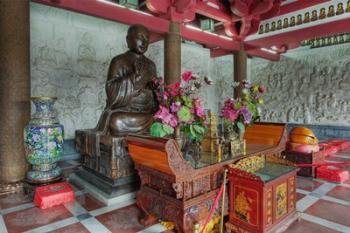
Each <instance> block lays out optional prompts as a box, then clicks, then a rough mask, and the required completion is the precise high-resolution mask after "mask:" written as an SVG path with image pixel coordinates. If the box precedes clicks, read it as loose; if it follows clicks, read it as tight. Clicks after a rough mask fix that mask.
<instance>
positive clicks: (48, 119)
mask: <svg viewBox="0 0 350 233" xmlns="http://www.w3.org/2000/svg"><path fill="white" fill-rule="evenodd" d="M56 100H57V98H56V97H46V96H38V97H32V98H31V101H32V102H33V104H34V106H35V113H34V114H33V115H32V117H31V120H30V122H29V124H28V125H27V126H26V127H25V128H24V144H25V145H24V147H25V153H26V158H27V161H28V163H30V164H31V165H32V169H31V170H30V171H28V172H27V180H28V182H29V183H39V184H40V183H49V182H53V181H55V180H58V179H60V178H61V176H62V170H61V168H60V167H59V166H58V165H57V162H58V161H59V160H60V158H61V156H62V153H63V133H64V131H63V126H62V125H61V124H59V122H58V119H57V117H56V112H55V110H54V109H53V105H54V103H55V101H56Z"/></svg>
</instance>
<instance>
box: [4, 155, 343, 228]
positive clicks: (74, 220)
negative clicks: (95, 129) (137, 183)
mask: <svg viewBox="0 0 350 233" xmlns="http://www.w3.org/2000/svg"><path fill="white" fill-rule="evenodd" d="M338 158H341V159H340V160H339V159H338ZM327 159H328V160H329V161H332V162H334V161H350V151H344V152H342V153H338V154H336V155H335V156H333V157H329V158H327ZM344 159H345V160H344ZM60 166H61V167H62V168H63V169H64V173H65V174H66V175H67V174H69V173H71V172H74V171H75V169H76V168H77V166H79V163H77V162H76V161H65V162H62V163H61V164H60ZM346 168H347V169H349V167H346ZM73 188H74V191H75V194H76V199H75V202H74V203H68V204H65V205H60V206H56V207H53V208H49V209H46V210H41V209H39V208H37V207H35V206H34V204H33V202H32V201H31V199H30V198H28V197H26V196H25V195H24V194H13V195H10V196H7V197H0V233H7V232H8V233H17V232H31V233H40V232H56V233H85V232H93V233H94V232H96V233H105V232H116V233H132V232H147V233H158V232H165V230H166V229H165V228H164V227H163V226H161V225H160V224H156V225H153V226H150V227H148V228H146V229H145V228H144V227H143V226H142V225H140V223H139V222H138V217H139V215H140V211H139V209H138V208H137V207H136V205H135V201H134V200H133V201H129V202H128V203H125V202H124V203H115V204H113V205H112V206H108V207H107V206H105V205H104V204H103V203H101V202H99V201H98V200H96V199H94V198H93V197H92V196H91V195H89V194H88V193H86V191H85V190H83V189H82V188H80V187H76V186H73ZM297 209H298V211H300V221H297V222H294V223H293V224H292V225H291V226H290V227H289V228H288V229H287V230H286V231H285V232H286V233H335V232H348V233H350V181H347V182H345V183H343V184H336V183H330V182H326V181H323V180H316V179H309V178H303V177H298V179H297Z"/></svg>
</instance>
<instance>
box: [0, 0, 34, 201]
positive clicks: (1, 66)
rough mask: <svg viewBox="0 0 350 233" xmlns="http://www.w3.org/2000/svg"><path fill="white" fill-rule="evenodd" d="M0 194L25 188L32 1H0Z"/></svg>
mask: <svg viewBox="0 0 350 233" xmlns="http://www.w3.org/2000/svg"><path fill="white" fill-rule="evenodd" d="M0 32H1V36H0V54H1V56H0V194H4V193H9V192H16V191H20V190H22V181H23V179H24V178H25V174H26V171H27V163H26V160H25V155H24V146H23V128H24V126H25V125H26V124H27V123H28V121H29V118H30V100H29V99H30V64H29V62H30V59H29V1H28V0H20V1H17V0H15V1H9V0H0Z"/></svg>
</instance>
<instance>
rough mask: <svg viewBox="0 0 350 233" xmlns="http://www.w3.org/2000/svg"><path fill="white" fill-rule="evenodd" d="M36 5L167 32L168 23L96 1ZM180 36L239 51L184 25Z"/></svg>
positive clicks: (228, 42)
mask: <svg viewBox="0 0 350 233" xmlns="http://www.w3.org/2000/svg"><path fill="white" fill-rule="evenodd" d="M32 1H33V2H36V3H41V4H45V5H49V6H53V7H58V8H62V9H66V10H70V11H74V12H79V13H82V14H86V15H91V16H95V17H98V18H103V19H108V20H112V21H116V22H120V23H124V24H128V25H132V24H143V25H144V26H145V27H147V28H148V29H149V30H150V31H151V32H154V33H157V34H159V35H163V34H165V33H167V32H168V30H169V21H168V20H166V19H163V18H160V17H157V16H154V15H151V14H145V13H144V12H140V11H137V10H131V9H128V8H125V7H120V6H118V5H117V4H113V3H106V2H102V1H96V0H57V1H52V0H32ZM157 34H155V35H154V37H153V36H151V41H152V42H155V41H157V40H159V39H160V37H159V36H157ZM181 36H182V37H183V38H184V39H186V40H190V41H194V42H197V43H199V44H203V45H204V46H207V47H220V48H222V49H226V50H229V51H237V50H239V43H238V42H236V41H234V40H231V39H227V37H226V38H223V37H220V36H219V35H214V34H211V33H207V32H204V31H201V30H200V29H199V30H193V29H190V28H188V27H186V26H185V25H182V26H181Z"/></svg>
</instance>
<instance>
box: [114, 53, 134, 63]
mask: <svg viewBox="0 0 350 233" xmlns="http://www.w3.org/2000/svg"><path fill="white" fill-rule="evenodd" d="M129 60H130V58H129V56H128V54H127V53H122V54H119V55H117V56H115V57H113V58H112V60H111V65H112V64H113V65H119V64H120V65H122V64H126V63H128V61H129Z"/></svg>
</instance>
